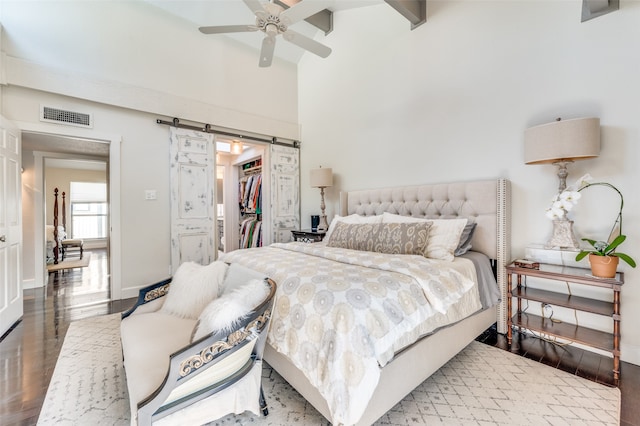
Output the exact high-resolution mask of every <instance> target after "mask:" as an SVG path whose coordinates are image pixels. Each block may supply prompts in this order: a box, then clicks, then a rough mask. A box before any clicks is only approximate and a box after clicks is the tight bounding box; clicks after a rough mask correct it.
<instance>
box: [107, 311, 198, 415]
mask: <svg viewBox="0 0 640 426" xmlns="http://www.w3.org/2000/svg"><path fill="white" fill-rule="evenodd" d="M195 324H196V320H194V319H190V318H179V317H177V316H175V315H171V314H165V313H162V312H152V313H146V314H140V315H131V316H130V317H128V318H125V319H124V320H123V321H122V323H121V325H120V335H121V339H122V349H123V356H124V367H125V370H126V372H127V388H128V390H129V401H130V403H131V412H132V413H135V412H136V411H137V408H138V407H137V404H138V403H139V402H140V401H142V400H143V399H144V398H146V397H147V396H149V395H150V394H151V393H152V392H153V391H155V390H156V389H157V388H158V387H159V386H160V385H161V384H162V381H163V380H164V377H165V375H166V374H167V370H168V369H169V355H171V354H172V353H174V352H176V351H177V350H178V349H181V348H183V347H184V346H187V345H188V344H189V343H190V339H191V332H192V330H193V327H194V326H195Z"/></svg>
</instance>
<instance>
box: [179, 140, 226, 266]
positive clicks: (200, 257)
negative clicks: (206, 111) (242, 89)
mask: <svg viewBox="0 0 640 426" xmlns="http://www.w3.org/2000/svg"><path fill="white" fill-rule="evenodd" d="M170 129H171V148H170V155H171V162H170V163H171V270H172V273H175V271H176V269H178V266H179V265H180V264H181V263H183V262H186V261H193V262H197V263H200V264H201V265H208V264H209V263H211V262H213V261H214V260H215V259H216V257H217V256H216V244H215V232H216V229H215V226H214V224H215V223H216V218H215V209H214V200H215V196H214V195H215V194H214V191H215V185H214V182H215V180H214V178H215V175H216V174H215V161H214V158H215V157H214V156H215V150H214V147H213V135H212V134H209V133H204V132H198V131H194V130H186V129H180V128H175V127H171V128H170Z"/></svg>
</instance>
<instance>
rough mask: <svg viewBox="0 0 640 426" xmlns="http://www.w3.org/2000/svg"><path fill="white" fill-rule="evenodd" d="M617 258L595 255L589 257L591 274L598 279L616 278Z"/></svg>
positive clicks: (618, 259)
mask: <svg viewBox="0 0 640 426" xmlns="http://www.w3.org/2000/svg"><path fill="white" fill-rule="evenodd" d="M619 261H620V258H619V257H618V256H598V255H597V254H590V255H589V263H590V264H591V274H592V275H593V276H594V277H598V278H613V277H615V276H616V269H617V268H618V262H619Z"/></svg>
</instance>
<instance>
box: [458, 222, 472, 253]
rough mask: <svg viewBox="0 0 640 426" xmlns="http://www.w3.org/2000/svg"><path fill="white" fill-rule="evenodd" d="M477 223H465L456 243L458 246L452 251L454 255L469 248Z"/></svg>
mask: <svg viewBox="0 0 640 426" xmlns="http://www.w3.org/2000/svg"><path fill="white" fill-rule="evenodd" d="M476 225H477V223H475V222H472V223H467V224H466V225H465V226H464V229H463V230H462V234H461V235H460V242H459V243H458V247H456V250H455V251H454V252H453V254H454V255H455V256H462V255H463V254H465V253H466V252H468V251H469V250H471V239H472V238H473V233H474V232H475V230H476Z"/></svg>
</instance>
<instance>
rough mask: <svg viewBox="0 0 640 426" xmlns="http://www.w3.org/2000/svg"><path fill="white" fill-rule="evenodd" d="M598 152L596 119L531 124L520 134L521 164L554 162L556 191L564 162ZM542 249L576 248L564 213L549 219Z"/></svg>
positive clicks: (564, 180)
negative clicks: (550, 227) (550, 226)
mask: <svg viewBox="0 0 640 426" xmlns="http://www.w3.org/2000/svg"><path fill="white" fill-rule="evenodd" d="M599 154H600V119H599V118H576V119H571V120H561V119H560V118H558V119H557V120H556V121H555V122H552V123H547V124H542V125H540V126H535V127H531V128H529V129H527V130H525V133H524V162H525V164H554V165H556V166H557V167H558V179H559V181H560V182H559V185H558V193H561V192H562V191H564V190H565V189H566V188H567V176H568V175H569V173H568V171H567V165H568V164H570V163H573V162H574V161H576V160H585V159H588V158H594V157H597V156H598V155H599ZM545 247H546V248H552V247H558V248H561V249H563V248H565V249H577V248H578V247H579V245H578V240H577V239H576V237H575V235H574V234H573V221H570V220H569V219H568V218H567V215H566V214H565V215H564V216H563V217H562V219H558V220H554V221H553V234H552V236H551V239H550V240H549V241H548V242H547V244H546V245H545Z"/></svg>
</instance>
